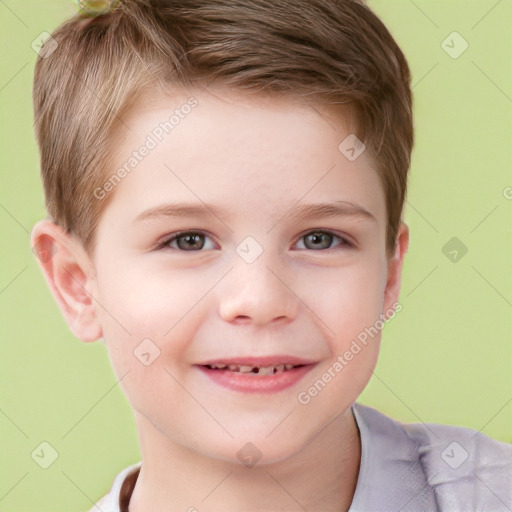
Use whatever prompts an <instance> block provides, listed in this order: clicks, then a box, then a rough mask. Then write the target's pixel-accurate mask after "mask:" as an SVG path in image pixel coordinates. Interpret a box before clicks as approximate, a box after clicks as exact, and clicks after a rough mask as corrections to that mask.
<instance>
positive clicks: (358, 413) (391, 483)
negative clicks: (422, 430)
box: [348, 402, 438, 512]
mask: <svg viewBox="0 0 512 512" xmlns="http://www.w3.org/2000/svg"><path fill="white" fill-rule="evenodd" d="M351 410H352V414H353V415H354V419H355V421H356V424H357V428H358V429H359V433H360V437H361V463H360V468H359V476H358V479H357V485H356V490H355V493H354V498H353V499H352V504H351V506H350V508H349V511H348V512H363V511H364V512H382V511H391V510H392V511H394V512H399V511H403V512H405V511H410V510H421V511H423V512H436V511H437V510H438V507H437V504H436V499H435V496H434V491H433V488H432V486H431V485H430V484H429V483H428V481H427V476H426V474H425V472H424V470H423V467H422V465H421V460H420V453H419V450H418V445H417V443H416V442H415V441H413V440H412V439H411V438H410V437H408V436H407V434H406V432H405V430H404V429H403V428H402V427H401V426H400V424H399V423H398V422H396V421H394V420H393V419H391V418H389V417H388V416H385V415H384V414H382V413H380V412H379V411H377V410H376V409H373V408H371V407H368V406H365V405H362V404H359V403H357V402H354V403H353V404H352V406H351Z"/></svg>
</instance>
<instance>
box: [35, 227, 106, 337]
mask: <svg viewBox="0 0 512 512" xmlns="http://www.w3.org/2000/svg"><path fill="white" fill-rule="evenodd" d="M31 244H32V251H33V252H34V254H35V255H36V257H37V260H38V262H39V265H40V267H41V269H42V271H43V273H44V276H45V278H46V282H47V283H48V286H49V287H50V290H51V291H52V293H53V296H54V297H55V300H56V301H57V304H58V305H59V307H60V309H61V311H62V314H63V315H64V318H65V319H66V321H67V323H68V325H69V327H70V329H71V331H72V332H73V334H74V335H75V336H76V337H77V338H79V339H81V340H82V341H96V340H98V339H99V338H101V336H102V330H101V325H100V323H99V319H98V315H97V314H96V303H95V301H94V299H93V296H92V295H91V285H92V282H93V266H92V264H91V262H90V259H89V257H88V255H87V253H86V252H85V250H84V249H83V247H82V245H81V244H80V242H79V241H78V240H77V239H75V238H74V237H72V235H70V234H69V233H67V232H66V231H65V230H64V229H62V228H61V227H60V226H58V225H57V224H55V223H54V222H51V221H48V220H43V221H40V222H38V223H37V224H36V225H35V226H34V228H33V229H32V234H31Z"/></svg>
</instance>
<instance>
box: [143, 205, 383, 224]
mask: <svg viewBox="0 0 512 512" xmlns="http://www.w3.org/2000/svg"><path fill="white" fill-rule="evenodd" d="M232 215H233V214H232V211H231V210H229V211H228V210H226V209H224V208H221V207H220V206H218V205H213V204H211V205H208V204H205V203H203V204H188V203H176V204H164V205H161V206H157V207H154V208H150V209H148V210H145V211H143V212H142V213H140V214H139V215H138V216H137V217H136V218H135V220H134V222H140V221H145V220H151V219H158V218H162V217H163V218H166V217H212V216H216V217H218V218H225V219H230V218H231V217H232ZM285 217H288V218H289V219H290V220H291V221H293V222H297V221H300V220H304V219H306V218H317V217H353V218H359V219H361V220H373V221H375V222H377V218H376V217H375V215H373V214H372V213H370V212H369V211H368V210H367V209H366V208H364V207H363V206H361V205H359V204H357V203H353V202H351V201H335V202H332V203H313V204H305V205H299V204H297V203H294V205H293V206H290V207H288V208H287V209H285V210H284V212H283V214H282V215H280V216H279V218H277V217H272V220H273V221H274V222H276V223H277V222H279V221H280V220H281V219H283V218H285Z"/></svg>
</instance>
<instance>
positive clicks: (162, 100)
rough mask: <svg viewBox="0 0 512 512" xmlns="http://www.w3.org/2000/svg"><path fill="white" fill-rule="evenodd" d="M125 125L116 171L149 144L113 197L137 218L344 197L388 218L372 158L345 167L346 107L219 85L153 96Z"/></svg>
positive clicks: (349, 127) (275, 207) (349, 129)
mask: <svg viewBox="0 0 512 512" xmlns="http://www.w3.org/2000/svg"><path fill="white" fill-rule="evenodd" d="M123 119H124V121H125V125H126V126H127V129H124V130H123V132H122V137H121V138H120V139H119V140H120V142H119V143H118V144H117V145H116V147H115V148H113V149H114V151H115V159H114V160H115V165H116V169H118V168H121V167H122V166H123V165H125V167H126V163H127V162H128V160H129V159H130V155H133V153H134V152H137V150H138V149H141V148H142V147H143V146H144V145H146V146H147V145H148V141H150V140H151V141H153V142H152V143H151V146H154V147H152V148H151V150H150V151H146V152H145V153H147V154H146V156H145V157H144V158H143V159H141V160H140V161H138V162H137V164H136V166H134V167H133V169H130V170H129V175H128V176H127V177H126V178H125V179H123V182H122V183H120V184H119V185H117V186H116V189H115V191H114V192H115V194H114V197H113V198H112V199H113V201H112V202H114V203H115V202H118V201H121V200H123V198H124V199H126V200H129V202H130V206H131V207H132V209H134V210H137V215H138V214H140V212H142V211H143V210H145V209H148V208H151V207H154V206H156V205H158V203H161V204H165V203H170V202H173V201H175V202H180V203H185V202H194V203H200V202H205V203H210V202H211V203H215V204H219V205H225V207H226V210H231V211H232V212H236V211H237V210H238V209H239V208H240V206H241V205H242V206H243V209H244V213H245V214H246V215H250V213H251V211H252V212H253V213H257V212H259V213H260V214H261V211H262V209H264V210H266V211H269V215H272V216H273V217H274V218H275V216H276V215H278V214H279V212H280V211H281V210H282V209H283V208H284V207H285V206H286V207H289V206H290V205H292V204H294V203H295V202H297V201H304V202H306V203H307V202H315V201H324V200H346V201H351V202H358V203H360V204H361V203H362V204H363V205H364V206H365V207H366V209H367V210H370V211H371V212H372V213H373V214H374V215H375V216H376V217H384V209H385V206H384V197H383V192H382V189H381V187H380V180H379V178H378V175H377V173H376V171H375V169H374V165H373V161H372V159H371V157H370V156H369V155H368V154H367V152H363V153H362V154H361V155H360V156H359V157H358V158H357V159H356V160H353V161H351V160H349V159H348V158H347V157H346V155H345V154H344V153H343V152H342V151H341V150H340V144H341V145H343V142H344V141H345V140H346V139H347V137H350V136H353V132H354V129H355V123H354V121H355V118H354V116H353V114H352V112H351V111H350V109H349V108H348V107H346V106H342V105H336V106H325V105H322V106H320V105H318V104H312V103H311V102H309V101H307V99H305V98H301V97H277V96H275V95H274V96H268V95H262V94H248V93H246V92H244V91H239V90H232V89H229V88H227V87H222V88H221V87H218V86H216V87H215V88H209V89H207V90H206V91H204V90H203V91H202V90H199V89H196V90H188V91H185V90H176V91H173V93H172V94H170V93H167V92H163V91H161V90H159V89H151V90H147V91H146V92H145V93H144V94H143V95H142V96H140V97H139V98H138V99H137V101H136V102H135V104H134V105H133V106H132V107H131V109H130V110H129V111H128V112H127V114H126V115H125V116H124V118H123ZM127 174H128V173H127ZM280 205H281V207H279V206H280ZM270 210H272V211H270Z"/></svg>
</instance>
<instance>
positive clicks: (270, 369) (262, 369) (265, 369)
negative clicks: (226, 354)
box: [209, 364, 294, 375]
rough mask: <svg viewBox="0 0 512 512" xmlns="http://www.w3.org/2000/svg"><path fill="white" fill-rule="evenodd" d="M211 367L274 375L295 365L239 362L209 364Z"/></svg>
mask: <svg viewBox="0 0 512 512" xmlns="http://www.w3.org/2000/svg"><path fill="white" fill-rule="evenodd" d="M209 366H210V367H211V368H215V369H218V370H224V369H226V368H227V369H228V370H230V371H232V372H240V373H256V374H258V375H272V374H273V373H277V372H283V371H286V370H291V369H292V368H293V367H294V365H293V364H278V365H275V366H244V365H238V364H230V365H225V364H211V365H209Z"/></svg>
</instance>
